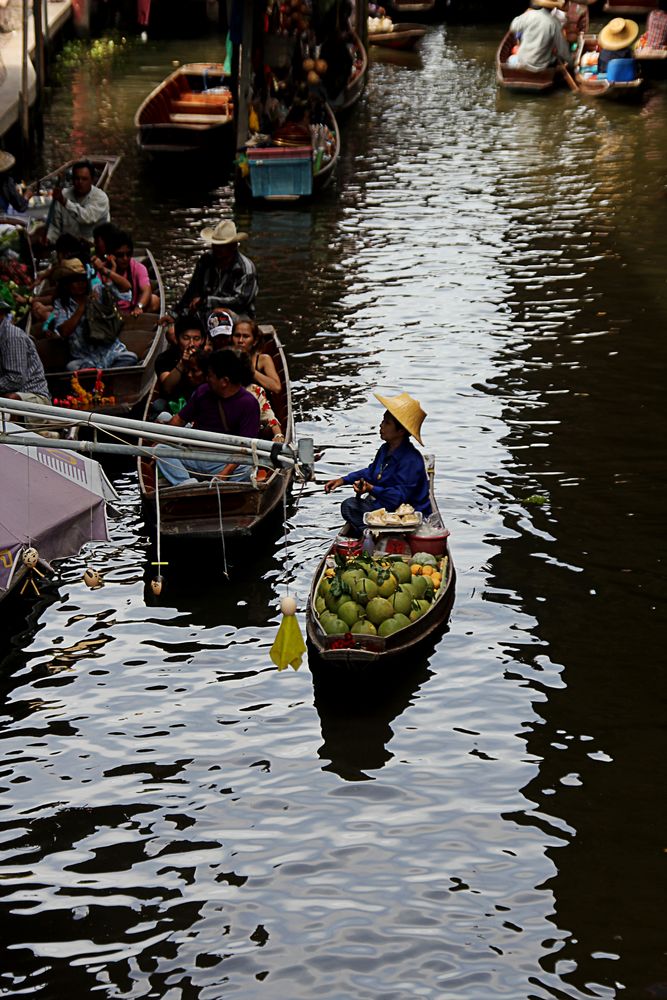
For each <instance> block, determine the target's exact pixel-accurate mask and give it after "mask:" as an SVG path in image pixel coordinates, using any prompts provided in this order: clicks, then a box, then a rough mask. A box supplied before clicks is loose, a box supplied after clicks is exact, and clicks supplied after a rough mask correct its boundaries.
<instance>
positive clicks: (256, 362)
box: [232, 316, 282, 392]
mask: <svg viewBox="0 0 667 1000" xmlns="http://www.w3.org/2000/svg"><path fill="white" fill-rule="evenodd" d="M261 340H262V338H261V334H260V332H259V327H258V325H257V323H256V322H255V321H254V319H248V317H247V316H239V317H238V319H237V320H236V322H235V323H234V328H233V330H232V346H233V347H235V348H236V350H237V351H243V352H244V353H245V354H247V355H248V357H249V360H250V368H251V371H252V377H253V381H254V382H256V383H257V384H258V385H259V386H261V387H262V389H265V390H266V391H267V392H280V390H281V388H282V382H281V381H280V375H279V374H278V372H277V371H276V366H275V364H274V362H273V358H272V357H271V356H270V355H269V354H262V353H261Z"/></svg>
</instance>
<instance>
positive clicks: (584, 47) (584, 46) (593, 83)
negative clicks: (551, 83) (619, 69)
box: [574, 35, 644, 101]
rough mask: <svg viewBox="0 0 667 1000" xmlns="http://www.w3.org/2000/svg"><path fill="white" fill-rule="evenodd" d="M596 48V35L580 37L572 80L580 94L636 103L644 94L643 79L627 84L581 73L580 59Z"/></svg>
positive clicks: (639, 77) (639, 78)
mask: <svg viewBox="0 0 667 1000" xmlns="http://www.w3.org/2000/svg"><path fill="white" fill-rule="evenodd" d="M596 47H597V36H596V35H583V36H581V39H580V43H579V48H578V49H577V55H576V58H575V66H574V79H575V83H576V84H577V87H578V88H579V91H580V93H582V94H584V95H585V96H586V97H596V98H602V99H603V100H614V101H636V100H639V99H640V98H641V96H642V94H643V92H644V79H643V77H641V76H638V77H637V78H636V79H634V80H629V81H627V82H622V81H610V80H607V79H606V78H604V79H602V80H601V79H599V78H598V77H593V76H591V75H590V74H586V73H583V72H582V59H583V58H584V56H585V54H586V53H587V52H594V51H595V50H596Z"/></svg>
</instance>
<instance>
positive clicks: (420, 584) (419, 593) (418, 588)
mask: <svg viewBox="0 0 667 1000" xmlns="http://www.w3.org/2000/svg"><path fill="white" fill-rule="evenodd" d="M429 582H430V581H429V578H428V577H427V576H414V577H413V578H412V589H413V590H414V592H415V597H416V598H417V599H419V598H421V597H423V596H424V595H425V593H426V591H427V590H428V589H429ZM430 589H431V590H432V589H433V588H432V587H431V588H430ZM328 606H329V602H328V600H327V607H328Z"/></svg>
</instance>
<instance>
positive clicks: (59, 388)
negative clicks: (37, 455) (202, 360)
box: [32, 247, 165, 416]
mask: <svg viewBox="0 0 667 1000" xmlns="http://www.w3.org/2000/svg"><path fill="white" fill-rule="evenodd" d="M134 256H135V257H136V258H137V260H139V261H141V263H142V264H144V265H145V267H146V268H147V270H148V273H149V275H150V278H151V284H152V286H153V291H154V293H155V294H156V295H157V296H158V298H159V300H160V308H159V312H157V313H142V315H141V316H127V317H126V318H125V321H124V323H123V330H122V332H121V334H120V339H121V340H122V342H123V344H124V345H125V346H126V347H127V349H128V350H129V351H132V352H133V353H134V354H136V355H137V357H138V358H139V361H138V363H137V364H136V365H119V366H118V367H115V368H104V369H101V370H100V371H99V372H98V371H97V370H96V369H84V370H82V371H78V372H76V373H74V372H70V371H67V369H66V365H67V361H68V359H69V354H68V350H67V340H66V339H62V338H60V337H44V336H42V335H41V330H40V325H39V324H37V323H35V324H34V325H33V329H32V333H33V336H34V337H35V339H36V341H37V350H38V352H39V356H40V358H41V359H42V364H43V365H44V370H45V372H46V380H47V383H48V386H49V391H50V393H51V398H52V399H53V400H54V402H55V401H56V400H57V401H58V402H59V404H60V405H63V406H68V405H71V402H68V400H71V397H72V376H73V375H74V374H76V380H75V381H76V382H78V384H79V385H80V386H81V387H82V389H83V390H84V391H85V392H88V393H89V394H90V395H91V397H93V398H91V400H90V402H89V404H88V405H85V404H84V403H83V402H82V401H80V402H78V403H77V406H76V408H77V409H90V410H95V412H97V413H109V414H118V415H121V416H122V415H125V416H128V415H129V414H130V413H132V412H133V411H135V412H136V410H137V408H139V407H141V405H142V404H143V403H144V402H145V400H146V398H147V397H148V396H149V395H150V392H151V390H152V388H153V386H154V384H155V359H156V357H157V355H158V354H159V353H160V351H161V350H162V349H163V346H164V333H163V329H162V326H161V325H160V324H159V322H158V320H159V317H160V316H162V315H163V314H164V311H165V298H164V288H163V286H162V278H161V277H160V272H159V271H158V267H157V264H156V263H155V258H154V257H153V254H152V253H151V251H150V250H149V249H148V248H147V247H141V248H135V251H134ZM99 379H101V381H102V383H103V391H102V392H100V393H99V396H100V397H101V399H99V400H98V399H97V398H96V396H97V394H96V393H95V391H94V390H95V384H96V383H97V382H98V380H99Z"/></svg>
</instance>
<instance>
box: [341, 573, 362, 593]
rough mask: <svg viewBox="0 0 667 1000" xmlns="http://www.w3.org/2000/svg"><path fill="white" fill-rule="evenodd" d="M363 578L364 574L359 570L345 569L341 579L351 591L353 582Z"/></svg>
mask: <svg viewBox="0 0 667 1000" xmlns="http://www.w3.org/2000/svg"><path fill="white" fill-rule="evenodd" d="M363 576H365V574H364V572H363V570H361V569H346V570H345V572H344V573H343V575H342V577H341V579H342V581H343V583H346V584H347V585H348V587H349V588H350V590H351V589H352V587H353V586H354V583H355V581H356V580H359V579H361V577H363Z"/></svg>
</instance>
